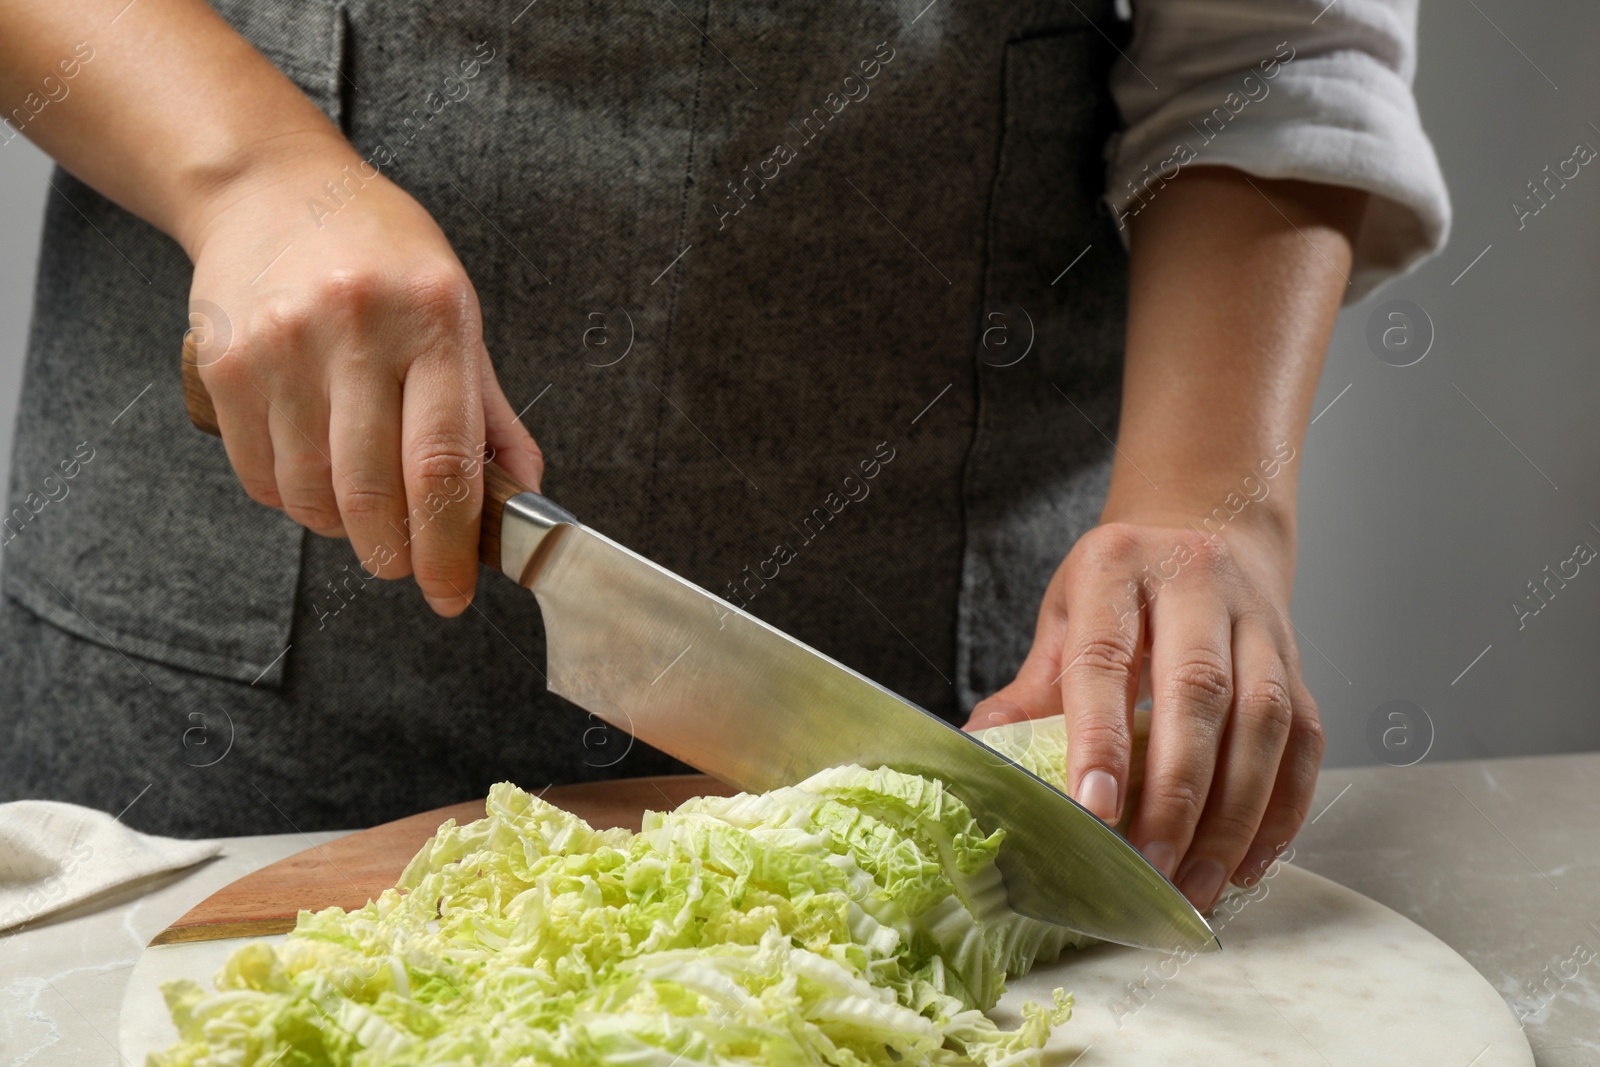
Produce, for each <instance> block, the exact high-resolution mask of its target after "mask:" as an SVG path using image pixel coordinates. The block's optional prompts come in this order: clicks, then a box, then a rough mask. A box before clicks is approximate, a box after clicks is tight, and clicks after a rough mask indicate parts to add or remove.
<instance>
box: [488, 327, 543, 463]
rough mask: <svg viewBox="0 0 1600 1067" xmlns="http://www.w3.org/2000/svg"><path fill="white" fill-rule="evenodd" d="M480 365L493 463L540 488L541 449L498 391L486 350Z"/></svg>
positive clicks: (498, 383) (504, 396)
mask: <svg viewBox="0 0 1600 1067" xmlns="http://www.w3.org/2000/svg"><path fill="white" fill-rule="evenodd" d="M480 366H482V368H483V429H484V438H485V442H486V443H487V444H488V446H489V447H490V448H491V449H493V453H492V454H493V456H494V460H495V462H496V463H498V464H500V466H502V467H504V468H505V469H506V470H508V471H510V472H511V474H512V475H513V476H514V477H515V478H517V479H518V480H519V481H521V482H524V483H526V484H527V486H528V487H529V488H530V489H532V490H533V491H534V492H539V491H540V488H539V483H540V482H542V481H543V480H544V453H543V452H541V451H540V450H539V446H538V444H537V443H535V442H534V440H533V435H532V434H530V433H529V432H528V429H527V427H525V426H523V425H522V423H521V421H519V420H518V419H517V414H516V410H515V409H514V408H512V406H511V401H509V400H507V399H506V394H505V393H504V392H502V391H501V389H500V382H499V380H498V379H497V378H496V377H495V373H494V364H493V363H491V362H490V361H489V354H488V352H485V353H484V354H483V358H482V360H481V361H480Z"/></svg>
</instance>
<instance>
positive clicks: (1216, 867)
mask: <svg viewBox="0 0 1600 1067" xmlns="http://www.w3.org/2000/svg"><path fill="white" fill-rule="evenodd" d="M1226 875H1227V872H1226V871H1224V870H1223V869H1222V864H1220V863H1218V862H1217V861H1216V860H1201V861H1200V862H1199V863H1196V864H1195V865H1194V866H1193V867H1190V868H1189V873H1188V874H1186V875H1184V876H1183V880H1182V881H1180V882H1179V883H1178V888H1179V889H1181V890H1182V891H1183V895H1184V896H1186V897H1188V898H1189V902H1190V903H1192V904H1193V905H1194V906H1195V907H1197V908H1199V909H1200V910H1201V911H1205V910H1207V909H1208V908H1210V907H1211V905H1212V904H1213V903H1215V901H1216V899H1217V891H1218V890H1220V889H1221V888H1222V879H1223V878H1224V877H1225V876H1226Z"/></svg>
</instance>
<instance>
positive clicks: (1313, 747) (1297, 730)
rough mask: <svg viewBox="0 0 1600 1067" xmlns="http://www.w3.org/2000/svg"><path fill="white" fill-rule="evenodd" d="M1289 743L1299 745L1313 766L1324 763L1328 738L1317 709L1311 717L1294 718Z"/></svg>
mask: <svg viewBox="0 0 1600 1067" xmlns="http://www.w3.org/2000/svg"><path fill="white" fill-rule="evenodd" d="M1289 742H1290V744H1293V745H1297V746H1298V747H1299V748H1300V750H1301V751H1302V752H1304V753H1305V754H1306V755H1305V758H1306V760H1307V762H1309V763H1310V764H1311V765H1312V766H1315V765H1316V764H1318V763H1321V762H1322V753H1323V752H1324V751H1325V750H1326V749H1327V747H1328V737H1327V733H1326V731H1325V730H1324V729H1323V727H1322V719H1321V718H1320V717H1319V716H1318V715H1317V714H1316V712H1315V709H1313V710H1312V713H1311V714H1309V715H1296V716H1295V717H1294V724H1293V726H1291V727H1290V730H1289Z"/></svg>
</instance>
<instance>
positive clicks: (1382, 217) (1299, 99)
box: [1106, 0, 1450, 301]
mask: <svg viewBox="0 0 1600 1067" xmlns="http://www.w3.org/2000/svg"><path fill="white" fill-rule="evenodd" d="M1417 2H1418V0H1335V2H1334V3H1332V4H1329V3H1328V2H1327V0H1134V7H1133V42H1132V44H1131V45H1130V46H1129V47H1128V50H1127V54H1126V55H1125V56H1124V57H1123V59H1121V60H1120V61H1118V62H1117V64H1116V66H1115V68H1114V69H1113V71H1112V75H1111V92H1112V96H1113V97H1114V98H1115V100H1116V103H1117V107H1118V109H1119V110H1120V111H1121V113H1122V118H1123V121H1124V123H1125V124H1126V128H1125V129H1124V130H1123V131H1122V132H1121V133H1120V134H1118V135H1117V136H1115V137H1113V138H1112V140H1111V142H1110V143H1109V144H1108V145H1107V148H1106V155H1107V160H1108V163H1109V181H1108V184H1109V188H1108V190H1107V192H1106V201H1107V203H1108V204H1109V205H1110V206H1111V209H1112V211H1113V212H1114V213H1115V215H1116V217H1117V218H1118V219H1119V220H1122V221H1124V222H1125V221H1126V220H1127V219H1128V218H1131V217H1132V216H1133V215H1135V214H1137V213H1138V212H1139V211H1140V210H1142V209H1143V207H1144V205H1145V204H1147V203H1148V202H1150V200H1151V199H1152V198H1153V197H1155V196H1159V195H1160V189H1161V187H1162V185H1163V184H1164V180H1163V177H1164V178H1165V180H1170V179H1171V178H1173V177H1174V176H1175V175H1176V174H1177V173H1178V172H1179V171H1181V170H1182V168H1183V167H1185V166H1188V165H1190V164H1194V165H1208V164H1215V165H1220V166H1229V167H1236V168H1238V169H1239V170H1242V171H1245V172H1246V173H1248V174H1252V175H1256V176H1259V177H1262V178H1298V179H1301V180H1304V181H1313V182H1322V183H1325V184H1330V185H1345V186H1352V187H1354V188H1357V189H1365V190H1366V191H1367V192H1369V193H1371V194H1372V200H1371V202H1370V205H1369V207H1368V209H1367V214H1366V220H1365V222H1364V224H1363V225H1362V227H1361V231H1360V233H1359V234H1358V236H1357V240H1356V247H1355V263H1354V269H1353V270H1352V272H1351V279H1350V280H1351V286H1350V290H1349V293H1348V295H1347V297H1346V299H1347V300H1349V301H1355V300H1359V299H1360V298H1361V297H1362V296H1364V295H1365V294H1366V293H1368V292H1370V291H1371V290H1372V289H1373V288H1374V287H1375V286H1377V285H1378V284H1380V283H1381V282H1383V281H1386V280H1387V279H1389V278H1391V277H1394V276H1396V275H1399V274H1402V273H1404V272H1406V271H1408V270H1410V269H1411V268H1412V267H1414V266H1416V264H1418V263H1419V262H1421V261H1422V260H1423V259H1425V258H1426V257H1428V256H1430V255H1432V254H1433V253H1434V252H1437V251H1438V250H1439V249H1440V248H1442V247H1443V246H1444V243H1445V239H1446V237H1447V236H1448V234H1449V230H1450V198H1449V194H1448V193H1447V192H1446V190H1445V185H1444V176H1443V175H1442V174H1441V173H1440V172H1439V161H1438V159H1437V158H1436V157H1435V156H1434V152H1433V145H1432V144H1430V143H1429V141H1428V135H1427V134H1426V133H1424V132H1423V130H1422V121H1421V119H1420V117H1419V116H1418V114H1417V104H1416V100H1415V99H1414V98H1413V97H1412V95H1411V80H1412V76H1413V75H1414V73H1415V71H1416V56H1417V49H1416V33H1417ZM1319 12H1320V17H1319ZM1123 232H1124V234H1126V227H1124V229H1123ZM1124 239H1126V238H1124Z"/></svg>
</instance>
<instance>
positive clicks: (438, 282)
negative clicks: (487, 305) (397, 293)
mask: <svg viewBox="0 0 1600 1067" xmlns="http://www.w3.org/2000/svg"><path fill="white" fill-rule="evenodd" d="M400 289H401V292H403V293H404V294H405V299H406V302H407V303H408V304H409V305H410V306H411V307H412V308H414V309H415V310H416V312H417V314H418V316H419V317H420V318H421V319H422V321H423V323H424V324H425V325H428V326H431V327H432V328H433V329H435V330H438V331H440V332H442V333H444V334H455V333H457V332H459V331H461V330H462V329H463V328H464V327H466V326H467V325H469V324H471V323H473V322H475V321H476V320H477V296H476V294H475V293H474V292H473V289H472V283H471V282H470V281H468V280H467V276H466V275H465V274H463V273H462V272H461V271H459V270H455V269H451V268H448V267H437V266H435V267H429V268H426V269H422V270H417V271H413V272H412V273H411V274H409V275H408V276H407V277H406V278H405V279H404V280H403V281H402V282H401V283H400Z"/></svg>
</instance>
